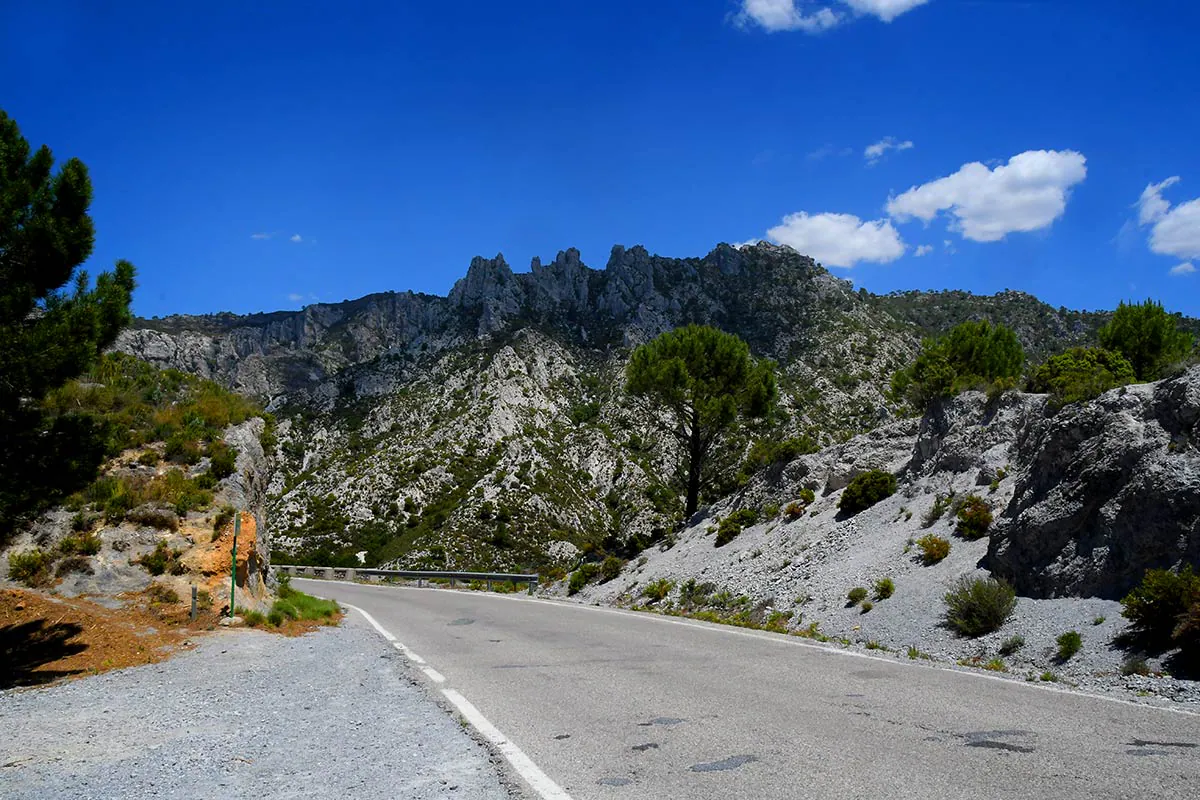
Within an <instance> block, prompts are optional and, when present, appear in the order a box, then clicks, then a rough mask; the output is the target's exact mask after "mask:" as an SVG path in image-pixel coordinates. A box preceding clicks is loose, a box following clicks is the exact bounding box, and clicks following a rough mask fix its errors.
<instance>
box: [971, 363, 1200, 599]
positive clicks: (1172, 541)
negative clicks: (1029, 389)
mask: <svg viewBox="0 0 1200 800" xmlns="http://www.w3.org/2000/svg"><path fill="white" fill-rule="evenodd" d="M1014 450H1015V453H1016V454H1017V456H1018V457H1019V460H1020V473H1019V477H1018V480H1017V485H1016V489H1015V492H1014V494H1013V498H1012V501H1011V502H1010V503H1009V505H1008V507H1007V508H1006V509H1005V510H1004V512H1003V514H1002V515H1000V517H999V518H998V520H997V525H996V528H995V532H994V533H993V534H992V537H991V542H990V546H989V548H988V554H987V558H986V561H985V565H986V566H987V568H988V569H990V570H992V571H993V572H994V573H995V574H997V575H1000V576H1002V577H1004V578H1007V579H1008V580H1009V581H1011V582H1012V583H1013V585H1014V586H1016V587H1017V590H1018V591H1019V592H1021V593H1022V594H1026V595H1029V596H1033V597H1061V596H1098V597H1106V598H1114V599H1115V598H1119V597H1121V596H1123V595H1124V594H1125V593H1126V592H1128V591H1129V589H1130V588H1132V587H1133V586H1134V585H1135V584H1137V583H1138V581H1140V580H1141V578H1142V575H1143V574H1144V573H1145V571H1146V570H1147V569H1151V568H1169V567H1174V566H1177V565H1179V564H1180V563H1181V562H1187V563H1191V564H1197V565H1200V367H1195V368H1192V369H1191V370H1190V371H1188V372H1186V373H1185V374H1183V375H1182V376H1180V377H1178V378H1173V379H1170V380H1166V381H1161V382H1159V383H1153V384H1143V385H1137V386H1127V387H1123V388H1120V389H1114V390H1112V391H1110V392H1107V393H1106V394H1104V395H1102V396H1101V397H1099V398H1098V399H1096V400H1094V401H1092V402H1090V403H1081V404H1078V405H1073V406H1068V407H1066V408H1063V409H1062V410H1060V411H1059V412H1058V413H1056V414H1048V415H1046V416H1044V417H1043V418H1042V419H1039V420H1032V419H1031V420H1030V421H1029V423H1028V424H1027V425H1026V426H1024V427H1023V428H1022V429H1020V430H1019V431H1018V437H1017V440H1016V441H1015V442H1014Z"/></svg>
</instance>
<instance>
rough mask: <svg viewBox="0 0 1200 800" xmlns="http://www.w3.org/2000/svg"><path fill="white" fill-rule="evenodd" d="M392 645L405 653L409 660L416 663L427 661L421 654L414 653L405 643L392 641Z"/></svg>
mask: <svg viewBox="0 0 1200 800" xmlns="http://www.w3.org/2000/svg"><path fill="white" fill-rule="evenodd" d="M392 645H393V646H394V647H395V648H396V649H397V650H399V651H400V652H401V653H403V654H404V657H405V658H407V659H408V660H409V661H411V662H413V663H414V664H424V663H425V659H423V658H421V657H420V656H419V655H417V654H416V653H414V652H413V651H412V650H409V649H408V648H407V647H405V646H404V644H403V643H401V642H392Z"/></svg>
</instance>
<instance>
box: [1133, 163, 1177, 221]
mask: <svg viewBox="0 0 1200 800" xmlns="http://www.w3.org/2000/svg"><path fill="white" fill-rule="evenodd" d="M1177 183H1179V176H1178V175H1174V176H1172V177H1170V178H1167V179H1166V180H1165V181H1163V182H1162V183H1152V184H1150V185H1149V186H1147V187H1146V190H1145V191H1143V192H1142V196H1141V198H1140V199H1139V200H1138V222H1140V223H1141V224H1143V225H1149V224H1150V223H1151V222H1157V221H1158V220H1160V219H1162V218H1163V217H1164V216H1166V213H1167V210H1168V209H1170V208H1171V204H1170V203H1169V202H1167V200H1166V199H1164V198H1163V196H1162V193H1163V190H1164V189H1169V188H1171V187H1172V186H1174V185H1175V184H1177Z"/></svg>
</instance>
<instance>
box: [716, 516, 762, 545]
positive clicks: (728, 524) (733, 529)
mask: <svg viewBox="0 0 1200 800" xmlns="http://www.w3.org/2000/svg"><path fill="white" fill-rule="evenodd" d="M755 522H758V512H757V511H755V510H754V509H752V508H742V509H738V510H737V511H734V512H733V513H732V514H730V515H729V516H727V517H725V519H723V520H721V524H720V525H719V526H718V527H717V538H716V542H715V546H717V547H724V546H725V545H727V544H729V543H730V542H732V541H733V540H734V539H736V538H737V535H738V534H739V533H741V532H742V528H743V526H746V525H753V524H754V523H755Z"/></svg>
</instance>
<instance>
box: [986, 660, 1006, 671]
mask: <svg viewBox="0 0 1200 800" xmlns="http://www.w3.org/2000/svg"><path fill="white" fill-rule="evenodd" d="M983 668H984V669H986V670H988V671H989V672H1008V667H1007V666H1006V665H1005V664H1004V661H1003V659H999V658H993V659H991V660H990V661H988V662H987V663H986V664H984V665H983Z"/></svg>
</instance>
